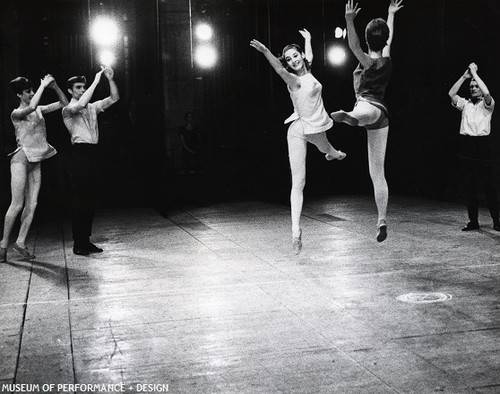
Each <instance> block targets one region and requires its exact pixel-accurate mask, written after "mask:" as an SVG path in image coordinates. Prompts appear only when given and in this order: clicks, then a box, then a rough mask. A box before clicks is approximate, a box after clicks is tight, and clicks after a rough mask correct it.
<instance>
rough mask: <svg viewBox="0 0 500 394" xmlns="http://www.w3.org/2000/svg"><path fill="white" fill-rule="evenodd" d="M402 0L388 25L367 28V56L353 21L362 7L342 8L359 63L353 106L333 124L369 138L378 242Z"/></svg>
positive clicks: (392, 7) (382, 233)
mask: <svg viewBox="0 0 500 394" xmlns="http://www.w3.org/2000/svg"><path fill="white" fill-rule="evenodd" d="M402 3H403V0H391V2H390V4H389V10H388V16H387V22H386V21H384V20H383V19H381V18H377V19H373V20H372V21H371V22H370V23H368V25H367V26H366V30H365V38H366V43H367V44H368V53H367V54H366V53H364V52H363V49H361V45H360V43H359V38H358V35H357V33H356V29H355V26H354V18H356V15H358V12H359V11H360V10H361V8H358V4H354V2H353V0H349V1H348V2H347V4H346V6H345V19H346V22H347V38H348V41H349V48H351V50H352V51H353V53H354V55H355V56H356V58H357V59H358V60H359V65H358V67H357V68H356V70H354V90H355V93H356V104H355V105H354V109H353V110H352V111H351V112H345V111H337V112H333V113H332V114H331V115H332V118H333V120H334V121H336V122H344V123H347V124H349V125H351V126H363V127H364V128H365V129H366V131H367V138H368V165H369V170H370V177H371V179H372V183H373V189H374V192H375V203H376V205H377V211H378V223H377V241H378V242H382V241H384V240H385V239H386V238H387V223H386V214H387V203H388V201H389V189H388V187H387V181H386V179H385V173H384V161H385V150H386V146H387V136H388V134H389V119H388V118H387V106H386V105H385V102H384V95H385V89H386V87H387V84H388V83H389V80H390V77H391V72H392V60H391V57H390V52H391V43H392V38H393V34H394V15H395V14H396V12H398V11H399V10H400V9H401V8H402V7H403V4H402Z"/></svg>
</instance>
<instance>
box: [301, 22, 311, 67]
mask: <svg viewBox="0 0 500 394" xmlns="http://www.w3.org/2000/svg"><path fill="white" fill-rule="evenodd" d="M299 33H300V34H301V35H302V37H304V51H305V55H306V60H307V61H308V62H309V64H312V61H313V57H314V56H313V50H312V46H311V33H309V32H308V31H307V30H306V29H302V30H299Z"/></svg>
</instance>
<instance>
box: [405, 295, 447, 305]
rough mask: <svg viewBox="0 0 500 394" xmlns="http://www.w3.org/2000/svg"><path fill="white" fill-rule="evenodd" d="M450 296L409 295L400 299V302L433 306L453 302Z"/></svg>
mask: <svg viewBox="0 0 500 394" xmlns="http://www.w3.org/2000/svg"><path fill="white" fill-rule="evenodd" d="M451 298H452V297H451V295H450V294H445V293H408V294H403V295H401V296H399V297H398V300H399V301H403V302H409V303H411V304H432V303H434V302H444V301H448V300H451Z"/></svg>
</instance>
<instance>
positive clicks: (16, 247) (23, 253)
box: [12, 243, 36, 260]
mask: <svg viewBox="0 0 500 394" xmlns="http://www.w3.org/2000/svg"><path fill="white" fill-rule="evenodd" d="M12 249H14V250H15V251H16V252H17V253H19V254H20V255H21V256H23V259H29V260H31V259H34V258H35V257H36V256H35V255H34V254H31V253H30V252H29V250H28V248H26V247H24V248H21V247H20V246H19V245H18V244H17V243H16V244H14V246H13V247H12Z"/></svg>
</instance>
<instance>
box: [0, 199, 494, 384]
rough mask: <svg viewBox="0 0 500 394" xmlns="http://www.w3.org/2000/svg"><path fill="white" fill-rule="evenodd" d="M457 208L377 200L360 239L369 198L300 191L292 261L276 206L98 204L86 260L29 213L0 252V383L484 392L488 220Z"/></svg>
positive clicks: (283, 217) (489, 304)
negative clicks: (381, 215) (383, 207)
mask: <svg viewBox="0 0 500 394" xmlns="http://www.w3.org/2000/svg"><path fill="white" fill-rule="evenodd" d="M466 221H467V220H466V210H465V207H463V206H461V205H456V204H450V203H443V202H439V201H432V200H425V199H417V198H409V197H392V199H391V201H390V206H389V216H388V230H389V237H388V239H387V240H386V241H385V242H383V243H377V242H376V240H375V225H376V213H375V206H374V202H373V201H372V199H371V197H360V196H352V197H351V196H338V197H331V198H324V199H317V200H312V201H311V200H308V201H306V203H305V209H304V218H303V222H302V229H303V243H304V248H303V251H302V253H301V254H300V255H298V256H295V255H294V254H293V253H292V248H291V234H290V219H289V209H288V207H286V206H281V205H276V204H272V203H267V202H261V201H251V202H228V203H220V204H213V205H209V206H198V207H186V208H185V209H178V210H175V211H174V210H172V211H171V212H170V213H168V215H167V217H163V216H161V215H159V214H158V213H157V212H156V211H153V210H150V209H147V208H144V209H128V210H107V211H99V212H98V214H97V217H96V222H95V226H94V230H95V231H94V232H95V237H94V238H93V240H94V242H95V243H96V244H98V245H99V246H101V247H103V248H104V249H105V251H104V253H102V254H96V255H92V256H91V257H81V256H75V255H73V253H72V242H71V239H70V233H69V225H68V223H67V222H64V223H61V222H57V221H55V220H54V221H53V222H48V221H47V222H45V223H38V224H37V225H36V226H35V227H34V228H33V229H32V234H31V238H30V240H29V241H30V242H29V243H28V245H29V247H30V249H31V248H33V249H34V252H35V254H36V256H37V257H36V259H35V260H34V261H31V262H26V261H22V260H18V259H17V256H16V255H15V254H14V252H13V251H11V250H10V249H9V258H8V262H7V263H4V264H0V289H1V290H0V313H1V322H0V333H1V342H0V353H1V357H0V360H1V361H0V389H1V390H0V392H2V391H3V392H8V390H9V388H11V389H18V390H17V391H16V390H13V392H29V390H30V389H34V388H35V389H36V387H38V390H39V391H38V392H42V388H43V387H45V388H47V387H49V388H50V387H51V386H43V385H51V384H52V385H54V386H52V388H51V390H50V392H54V393H56V392H61V393H63V392H64V393H66V392H89V389H91V388H94V389H95V388H100V389H102V388H103V387H102V386H99V385H113V386H111V389H113V390H118V389H119V388H121V390H122V391H121V392H127V393H136V392H151V391H152V390H156V392H165V391H166V390H167V389H168V392H169V393H266V394H269V393H367V394H377V393H381V394H386V393H435V392H439V393H453V394H458V393H500V279H499V278H500V233H498V232H495V231H494V230H493V229H492V223H491V220H490V219H489V217H488V214H487V212H486V211H481V215H480V222H481V225H482V229H481V230H479V231H474V232H468V233H465V232H461V231H460V229H461V227H462V226H463V225H464V224H465V223H466ZM21 384H24V385H25V386H20V385H21ZM59 384H61V385H62V384H65V385H66V386H59V388H58V385H59ZM75 384H78V385H81V386H75ZM121 384H123V386H120V385H121ZM13 385H18V386H13ZM35 385H38V386H35ZM72 385H73V386H72ZM107 387H108V388H110V386H107ZM34 392H37V391H36V390H35V391H34ZM100 392H103V391H100ZM107 392H110V391H107ZM112 392H117V391H112Z"/></svg>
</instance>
